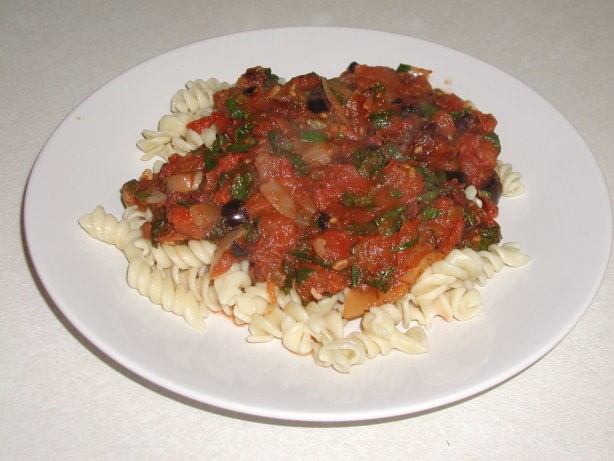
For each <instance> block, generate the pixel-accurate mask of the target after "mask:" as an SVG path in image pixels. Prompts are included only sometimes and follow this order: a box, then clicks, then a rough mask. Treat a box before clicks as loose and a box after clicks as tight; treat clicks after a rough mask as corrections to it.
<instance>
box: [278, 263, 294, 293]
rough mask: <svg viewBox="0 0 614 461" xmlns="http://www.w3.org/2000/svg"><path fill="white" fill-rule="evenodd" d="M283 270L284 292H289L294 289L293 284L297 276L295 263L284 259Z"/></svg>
mask: <svg viewBox="0 0 614 461" xmlns="http://www.w3.org/2000/svg"><path fill="white" fill-rule="evenodd" d="M281 270H282V271H283V273H284V275H285V277H284V284H283V286H282V290H283V291H284V293H286V294H288V293H289V292H290V290H291V289H292V285H293V282H294V279H295V277H296V268H295V267H294V264H292V263H291V262H290V261H288V260H286V259H284V260H283V261H282V263H281Z"/></svg>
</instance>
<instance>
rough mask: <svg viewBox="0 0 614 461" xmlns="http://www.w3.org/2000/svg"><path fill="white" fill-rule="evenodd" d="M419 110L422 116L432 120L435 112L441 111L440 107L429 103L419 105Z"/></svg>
mask: <svg viewBox="0 0 614 461" xmlns="http://www.w3.org/2000/svg"><path fill="white" fill-rule="evenodd" d="M418 109H419V110H420V113H421V114H422V116H423V117H425V118H431V117H432V116H433V115H435V112H438V111H439V107H437V106H435V105H434V104H431V103H429V102H423V103H421V104H419V105H418Z"/></svg>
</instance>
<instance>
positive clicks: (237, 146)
mask: <svg viewBox="0 0 614 461" xmlns="http://www.w3.org/2000/svg"><path fill="white" fill-rule="evenodd" d="M255 145H256V142H255V141H254V142H251V143H240V142H233V143H232V144H228V147H227V148H226V150H227V151H228V152H249V150H250V149H251V148H252V147H254V146H255Z"/></svg>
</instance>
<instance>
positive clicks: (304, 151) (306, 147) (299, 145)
mask: <svg viewBox="0 0 614 461" xmlns="http://www.w3.org/2000/svg"><path fill="white" fill-rule="evenodd" d="M293 146H294V150H296V153H297V154H299V155H300V156H301V157H302V158H303V160H305V162H307V164H308V165H309V166H322V165H328V164H329V163H330V162H331V160H332V154H333V151H332V146H331V145H330V144H329V143H326V142H303V141H295V142H294V143H293Z"/></svg>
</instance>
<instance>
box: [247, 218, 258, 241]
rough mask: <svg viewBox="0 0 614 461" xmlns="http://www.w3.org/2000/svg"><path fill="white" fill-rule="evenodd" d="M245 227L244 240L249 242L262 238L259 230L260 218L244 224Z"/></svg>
mask: <svg viewBox="0 0 614 461" xmlns="http://www.w3.org/2000/svg"><path fill="white" fill-rule="evenodd" d="M243 227H244V228H245V235H244V236H243V240H245V241H246V242H247V243H255V242H257V241H258V239H259V238H260V232H258V218H256V219H255V220H254V221H251V222H248V223H245V224H244V225H243Z"/></svg>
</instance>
